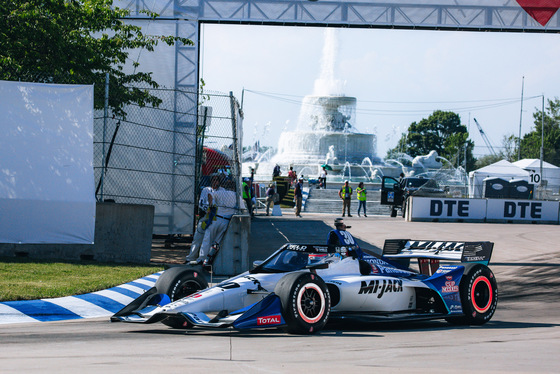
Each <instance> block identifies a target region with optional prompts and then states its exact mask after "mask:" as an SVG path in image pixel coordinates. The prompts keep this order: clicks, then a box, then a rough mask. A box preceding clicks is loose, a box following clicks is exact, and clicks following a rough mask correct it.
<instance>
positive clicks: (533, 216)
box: [486, 199, 560, 223]
mask: <svg viewBox="0 0 560 374" xmlns="http://www.w3.org/2000/svg"><path fill="white" fill-rule="evenodd" d="M559 204H560V203H559V202H558V201H539V200H507V199H489V200H488V207H487V211H486V218H487V219H488V220H489V221H490V220H498V221H527V222H533V221H536V222H553V223H558V208H559Z"/></svg>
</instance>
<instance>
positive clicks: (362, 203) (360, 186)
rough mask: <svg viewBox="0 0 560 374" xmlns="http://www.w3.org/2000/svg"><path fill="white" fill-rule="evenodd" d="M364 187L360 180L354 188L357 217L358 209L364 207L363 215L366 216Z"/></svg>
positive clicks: (365, 192)
mask: <svg viewBox="0 0 560 374" xmlns="http://www.w3.org/2000/svg"><path fill="white" fill-rule="evenodd" d="M366 194H367V191H366V188H365V187H364V182H360V184H358V187H357V188H356V195H358V217H360V210H361V209H362V207H363V208H364V217H367V212H366Z"/></svg>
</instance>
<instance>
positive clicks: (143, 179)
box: [94, 87, 242, 235]
mask: <svg viewBox="0 0 560 374" xmlns="http://www.w3.org/2000/svg"><path fill="white" fill-rule="evenodd" d="M110 89H111V88H110V87H109V90H110ZM144 89H145V90H147V91H148V92H149V93H150V94H151V95H153V96H156V97H158V98H159V99H160V100H161V104H160V105H159V106H157V107H154V106H144V107H141V106H138V105H128V106H126V107H125V109H124V110H125V112H126V116H125V117H124V118H116V117H113V116H112V115H111V114H110V113H109V114H108V115H107V116H106V115H105V113H104V112H103V111H96V116H95V125H94V155H95V157H94V171H95V180H96V181H97V186H96V197H97V199H98V200H100V201H101V200H102V201H115V202H117V203H134V204H150V205H154V207H155V217H154V234H161V235H175V234H192V232H193V228H194V224H195V218H196V213H197V211H198V210H197V205H198V196H199V195H200V191H201V189H202V188H204V187H206V186H209V185H210V182H211V178H212V177H213V176H219V177H220V179H221V180H222V184H223V186H224V187H225V188H226V189H229V190H232V191H235V192H236V193H237V194H238V195H239V193H238V192H239V191H240V182H239V181H240V171H241V168H240V164H239V159H240V158H239V150H240V146H241V144H239V141H238V139H240V128H241V118H242V115H241V112H240V110H239V104H238V102H237V100H236V99H235V98H234V97H233V95H226V94H220V93H204V94H203V95H199V96H198V99H199V100H200V101H201V102H202V103H201V104H200V105H198V106H197V107H195V108H193V109H194V110H190V111H182V110H178V108H189V104H190V103H191V102H193V100H192V99H193V97H196V96H197V93H196V92H188V91H184V90H177V89H172V90H170V89H155V88H144ZM194 102H197V101H196V100H195V101H194ZM193 113H195V114H193ZM236 208H238V210H239V205H238V204H237V205H236Z"/></svg>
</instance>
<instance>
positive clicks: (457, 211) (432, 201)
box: [411, 197, 486, 221]
mask: <svg viewBox="0 0 560 374" xmlns="http://www.w3.org/2000/svg"><path fill="white" fill-rule="evenodd" d="M411 204H412V206H411V214H412V215H411V219H412V220H414V219H415V218H416V219H418V218H419V219H443V220H465V221H467V220H476V221H480V220H484V218H485V217H486V200H484V199H447V198H432V197H413V198H412V201H411Z"/></svg>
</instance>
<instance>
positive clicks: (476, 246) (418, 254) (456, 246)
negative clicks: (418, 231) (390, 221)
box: [383, 239, 494, 265]
mask: <svg viewBox="0 0 560 374" xmlns="http://www.w3.org/2000/svg"><path fill="white" fill-rule="evenodd" d="M493 249H494V243H492V242H454V241H432V240H412V239H387V240H385V244H384V245H383V256H384V257H387V258H395V259H406V258H408V259H410V258H418V259H421V258H425V259H436V260H445V261H460V262H478V263H482V264H485V265H488V263H489V262H490V257H492V250H493Z"/></svg>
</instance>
